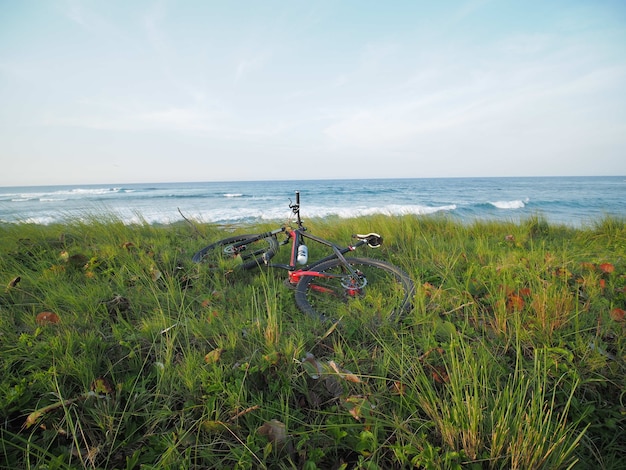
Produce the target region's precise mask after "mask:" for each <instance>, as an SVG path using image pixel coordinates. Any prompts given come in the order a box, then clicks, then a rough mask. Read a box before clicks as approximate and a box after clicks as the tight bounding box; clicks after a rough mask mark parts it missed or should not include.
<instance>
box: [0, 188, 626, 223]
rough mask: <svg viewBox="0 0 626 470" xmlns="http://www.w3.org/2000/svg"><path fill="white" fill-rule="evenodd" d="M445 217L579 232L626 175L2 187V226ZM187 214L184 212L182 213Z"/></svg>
mask: <svg viewBox="0 0 626 470" xmlns="http://www.w3.org/2000/svg"><path fill="white" fill-rule="evenodd" d="M295 191H300V195H301V214H302V217H303V219H305V220H306V219H307V218H317V217H340V218H347V217H358V216H363V215H371V214H386V215H392V216H396V215H407V214H408V215H413V216H416V217H420V216H425V215H428V214H445V215H446V216H448V217H451V218H454V219H457V220H460V221H462V222H472V221H476V220H506V221H514V222H518V221H522V220H524V219H526V218H529V217H533V216H541V217H543V218H545V219H546V220H547V221H548V222H551V223H555V224H563V225H569V226H574V227H580V226H585V225H589V224H593V223H594V222H596V221H598V220H601V219H602V218H603V217H605V216H616V217H619V218H626V177H625V176H611V177H526V178H428V179H367V180H363V179H360V180H320V181H244V182H206V183H202V182H200V183H155V184H120V185H106V184H101V185H71V186H36V187H4V188H0V223H23V222H26V223H34V224H52V223H63V222H67V221H70V220H77V219H90V218H93V217H94V216H96V217H97V216H100V215H102V214H107V215H110V216H113V217H115V218H118V219H121V220H122V221H124V222H125V223H129V224H132V223H149V224H170V223H176V222H180V221H182V220H184V219H183V216H182V215H184V216H185V218H187V219H190V220H194V221H196V222H200V223H202V222H206V223H216V224H247V223H254V222H259V221H269V220H276V221H284V220H286V219H287V218H288V216H289V215H290V209H289V202H290V200H291V201H293V200H294V194H295ZM181 214H182V215H181Z"/></svg>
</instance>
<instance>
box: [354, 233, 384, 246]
mask: <svg viewBox="0 0 626 470" xmlns="http://www.w3.org/2000/svg"><path fill="white" fill-rule="evenodd" d="M354 238H358V239H359V240H365V242H367V246H369V247H370V248H380V245H382V244H383V237H381V236H380V235H378V234H377V233H368V234H366V235H360V234H358V233H357V234H356V235H354Z"/></svg>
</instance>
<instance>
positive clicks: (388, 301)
mask: <svg viewBox="0 0 626 470" xmlns="http://www.w3.org/2000/svg"><path fill="white" fill-rule="evenodd" d="M346 261H348V263H349V264H350V266H352V267H353V268H354V269H356V270H358V272H360V273H362V274H363V275H364V279H365V281H366V285H364V286H363V287H362V288H358V289H354V288H347V287H346V286H345V285H342V283H341V278H339V277H333V278H326V277H318V276H313V275H305V276H302V277H301V278H300V281H299V282H298V284H297V286H296V292H295V297H296V304H297V305H298V308H299V309H300V310H301V311H302V312H303V313H305V314H307V315H311V316H313V317H316V318H319V319H321V320H324V321H328V320H331V321H335V319H336V318H338V317H341V316H344V315H354V314H355V313H359V312H361V313H363V314H365V315H370V316H371V315H375V316H379V317H384V318H383V319H387V320H390V319H397V318H399V317H400V316H401V315H403V314H405V313H406V312H408V311H409V310H410V309H411V307H412V305H411V301H412V298H413V294H414V293H415V285H414V283H413V281H412V280H411V278H410V277H409V275H408V274H407V273H405V272H404V271H402V270H401V269H400V268H398V267H397V266H394V265H392V264H389V263H387V262H385V261H380V260H377V259H372V258H346ZM311 270H312V271H316V272H318V273H328V274H336V275H339V274H342V273H345V271H346V268H345V266H344V264H343V262H342V261H341V260H339V259H332V260H330V261H326V262H324V263H321V264H319V265H317V266H313V267H311Z"/></svg>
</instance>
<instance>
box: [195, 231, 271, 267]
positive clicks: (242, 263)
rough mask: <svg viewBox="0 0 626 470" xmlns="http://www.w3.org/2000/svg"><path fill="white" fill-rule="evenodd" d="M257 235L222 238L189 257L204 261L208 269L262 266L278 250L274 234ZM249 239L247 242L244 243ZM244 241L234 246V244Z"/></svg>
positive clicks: (197, 261)
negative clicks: (260, 236) (267, 235)
mask: <svg viewBox="0 0 626 470" xmlns="http://www.w3.org/2000/svg"><path fill="white" fill-rule="evenodd" d="M258 237H259V235H255V234H246V235H236V236H234V237H229V238H224V239H223V240H219V241H217V242H215V243H212V244H210V245H208V246H205V247H204V248H202V249H201V250H199V251H197V252H196V253H195V254H194V255H193V257H192V258H191V259H192V261H193V262H195V263H205V264H208V265H209V268H210V269H215V270H218V269H223V270H228V269H253V268H257V267H259V266H263V265H264V264H265V262H266V261H267V260H269V259H270V258H272V257H273V256H274V255H275V254H276V251H277V250H278V240H277V239H276V237H275V236H269V237H264V238H258ZM248 240H249V243H245V242H246V241H248ZM240 242H244V243H242V244H241V245H238V246H237V247H236V248H235V247H233V245H234V244H236V243H240Z"/></svg>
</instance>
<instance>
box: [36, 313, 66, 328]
mask: <svg viewBox="0 0 626 470" xmlns="http://www.w3.org/2000/svg"><path fill="white" fill-rule="evenodd" d="M60 320H61V319H60V318H59V316H58V315H57V314H56V313H54V312H41V313H40V314H38V315H37V317H36V318H35V321H36V322H37V324H38V325H49V324H56V323H59V321H60Z"/></svg>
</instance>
